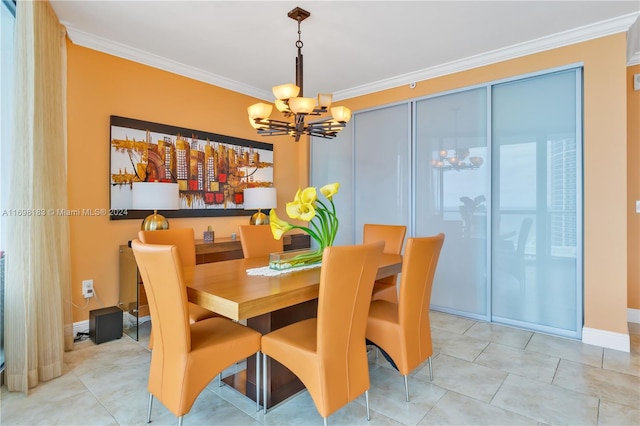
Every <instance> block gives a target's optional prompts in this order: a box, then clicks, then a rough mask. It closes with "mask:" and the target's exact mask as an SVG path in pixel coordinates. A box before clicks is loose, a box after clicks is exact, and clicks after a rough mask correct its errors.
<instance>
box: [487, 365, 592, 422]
mask: <svg viewBox="0 0 640 426" xmlns="http://www.w3.org/2000/svg"><path fill="white" fill-rule="evenodd" d="M491 405H495V406H496V407H500V408H503V409H505V410H509V411H512V412H515V413H518V414H521V415H523V416H526V417H530V418H532V419H535V420H537V421H539V422H542V423H547V424H550V425H554V424H565V425H595V424H596V422H597V419H598V398H594V397H591V396H587V395H583V394H581V393H578V392H573V391H571V390H567V389H562V388H560V387H558V386H553V385H548V384H545V383H542V382H539V381H536V380H531V379H527V378H525V377H520V376H517V375H515V374H509V377H507V380H505V382H504V384H503V385H502V386H501V387H500V390H499V391H498V393H497V394H496V396H495V398H493V401H491Z"/></svg>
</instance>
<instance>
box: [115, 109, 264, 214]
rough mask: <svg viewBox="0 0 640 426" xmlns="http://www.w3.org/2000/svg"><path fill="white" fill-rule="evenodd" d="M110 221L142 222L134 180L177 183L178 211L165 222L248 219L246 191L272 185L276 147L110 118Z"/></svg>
mask: <svg viewBox="0 0 640 426" xmlns="http://www.w3.org/2000/svg"><path fill="white" fill-rule="evenodd" d="M109 124H110V127H109V129H110V131H109V149H110V157H109V159H110V162H109V218H110V219H111V220H120V219H143V218H145V217H146V216H148V215H149V214H150V213H153V212H152V211H149V210H136V209H133V208H132V205H133V204H132V198H131V187H132V183H133V182H149V181H153V182H156V181H157V182H167V183H178V185H179V204H180V208H179V209H178V210H162V215H163V216H165V217H167V218H187V217H225V216H227V217H228V216H250V215H251V214H253V213H255V210H245V209H244V207H243V203H244V189H245V188H255V187H272V186H273V165H274V163H273V154H274V153H273V145H272V144H269V143H265V142H257V141H253V140H249V139H243V138H238V137H234V136H227V135H221V134H217V133H212V132H207V131H202V130H194V129H188V128H184V127H179V126H174V125H168V124H161V123H155V122H150V121H144V120H138V119H134V118H127V117H121V116H117V115H111V116H110V120H109Z"/></svg>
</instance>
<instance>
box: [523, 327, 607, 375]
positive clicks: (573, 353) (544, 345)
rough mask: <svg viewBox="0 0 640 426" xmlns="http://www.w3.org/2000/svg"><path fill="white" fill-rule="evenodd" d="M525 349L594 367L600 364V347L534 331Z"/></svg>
mask: <svg viewBox="0 0 640 426" xmlns="http://www.w3.org/2000/svg"><path fill="white" fill-rule="evenodd" d="M525 349H526V350H528V351H533V352H539V353H542V354H545V355H550V356H555V357H558V358H563V359H568V360H570V361H575V362H581V363H583V364H588V365H592V366H594V367H601V366H602V348H601V347H599V346H593V345H586V344H584V343H582V342H581V341H579V340H572V339H566V338H563V337H556V336H549V335H546V334H541V333H535V334H534V335H533V337H531V340H530V341H529V343H528V344H527V346H526V348H525Z"/></svg>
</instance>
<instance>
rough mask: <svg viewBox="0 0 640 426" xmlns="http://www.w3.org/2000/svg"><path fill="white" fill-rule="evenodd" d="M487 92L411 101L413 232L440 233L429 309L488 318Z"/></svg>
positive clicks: (421, 234)
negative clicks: (442, 237) (413, 107)
mask: <svg viewBox="0 0 640 426" xmlns="http://www.w3.org/2000/svg"><path fill="white" fill-rule="evenodd" d="M486 118H487V89H486V88H480V89H474V90H467V91H463V92H458V93H453V94H448V95H443V96H438V97H433V98H429V99H425V100H421V101H418V102H416V114H415V123H416V125H415V134H416V148H415V153H416V154H415V205H416V210H415V211H416V213H415V231H416V232H415V234H416V236H428V235H435V234H437V233H440V232H443V233H444V234H445V242H444V246H443V247H442V252H441V253H440V260H439V262H438V269H437V271H436V277H435V279H434V286H433V292H432V296H431V304H432V306H434V307H436V308H437V309H440V310H445V311H449V312H454V313H460V314H464V315H468V316H473V317H476V318H483V319H488V317H487V315H488V313H487V295H488V292H487V283H488V281H487V220H488V219H487V205H488V204H487V203H488V200H489V193H490V191H489V167H490V164H489V161H488V150H487V124H486V123H487V119H486Z"/></svg>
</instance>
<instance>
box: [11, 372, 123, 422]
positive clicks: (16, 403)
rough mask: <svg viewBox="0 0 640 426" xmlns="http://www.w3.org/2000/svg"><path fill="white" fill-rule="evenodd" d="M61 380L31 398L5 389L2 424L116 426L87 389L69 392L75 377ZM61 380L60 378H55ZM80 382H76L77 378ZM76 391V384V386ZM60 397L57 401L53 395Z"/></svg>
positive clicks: (31, 394) (32, 394)
mask: <svg viewBox="0 0 640 426" xmlns="http://www.w3.org/2000/svg"><path fill="white" fill-rule="evenodd" d="M67 376H69V377H65V376H63V377H60V378H59V379H63V378H64V380H59V381H58V383H56V384H53V383H52V382H53V380H52V381H51V382H46V383H45V384H44V385H43V384H40V385H38V387H42V388H47V390H46V391H45V392H40V393H38V392H32V393H30V394H29V396H24V394H22V393H15V392H7V394H11V398H9V399H6V398H5V393H4V391H5V390H6V386H3V394H2V410H0V411H1V412H2V414H1V416H0V424H2V425H5V426H8V425H116V424H118V423H117V421H116V419H115V418H114V417H113V416H112V415H111V413H109V411H108V410H107V409H106V408H105V407H103V406H102V404H100V402H98V400H96V398H95V397H94V396H93V395H92V394H91V392H89V391H88V390H86V389H85V390H84V391H82V392H80V393H77V392H74V393H73V394H71V393H69V392H68V390H67V389H66V385H67V384H70V383H71V382H72V381H74V379H75V378H73V377H70V376H73V374H71V373H69V374H68V375H67ZM54 380H58V379H54ZM75 380H77V379H75ZM73 388H74V390H75V388H76V385H73ZM53 395H57V397H55V398H51V396H53Z"/></svg>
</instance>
